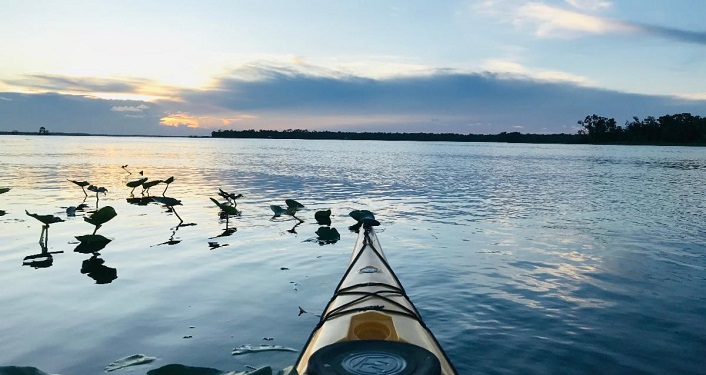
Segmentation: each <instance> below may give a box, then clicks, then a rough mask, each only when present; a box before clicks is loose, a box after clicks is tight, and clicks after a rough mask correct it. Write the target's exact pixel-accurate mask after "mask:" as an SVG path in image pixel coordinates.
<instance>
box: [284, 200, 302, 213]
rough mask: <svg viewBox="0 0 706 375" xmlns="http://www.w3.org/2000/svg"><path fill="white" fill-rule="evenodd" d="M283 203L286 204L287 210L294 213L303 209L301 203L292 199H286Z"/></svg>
mask: <svg viewBox="0 0 706 375" xmlns="http://www.w3.org/2000/svg"><path fill="white" fill-rule="evenodd" d="M284 203H286V204H287V207H288V208H289V209H294V212H296V211H297V210H299V209H301V208H304V205H303V204H301V203H299V202H297V201H295V200H294V199H287V200H285V201H284Z"/></svg>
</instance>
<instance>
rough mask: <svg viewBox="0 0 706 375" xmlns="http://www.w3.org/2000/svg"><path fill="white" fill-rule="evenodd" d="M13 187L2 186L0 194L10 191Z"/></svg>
mask: <svg viewBox="0 0 706 375" xmlns="http://www.w3.org/2000/svg"><path fill="white" fill-rule="evenodd" d="M10 189H11V188H0V194H5V193H7V192H8V191H10Z"/></svg>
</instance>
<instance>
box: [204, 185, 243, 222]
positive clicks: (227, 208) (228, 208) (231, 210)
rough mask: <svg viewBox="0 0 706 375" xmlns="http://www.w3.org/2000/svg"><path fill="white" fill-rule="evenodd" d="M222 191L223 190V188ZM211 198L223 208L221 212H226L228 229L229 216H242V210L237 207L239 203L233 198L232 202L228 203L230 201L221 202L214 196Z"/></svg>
mask: <svg viewBox="0 0 706 375" xmlns="http://www.w3.org/2000/svg"><path fill="white" fill-rule="evenodd" d="M221 191H223V190H221ZM209 199H210V200H211V202H213V203H215V204H216V206H218V208H220V209H221V212H222V213H223V214H224V215H223V216H225V219H226V230H228V218H229V217H230V216H240V211H238V209H237V208H235V207H236V206H237V203H235V200H233V202H232V203H228V202H227V203H221V202H219V201H217V200H215V199H213V198H209Z"/></svg>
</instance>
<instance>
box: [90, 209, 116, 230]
mask: <svg viewBox="0 0 706 375" xmlns="http://www.w3.org/2000/svg"><path fill="white" fill-rule="evenodd" d="M117 215H118V214H117V213H116V212H115V209H114V208H113V207H111V206H105V207H103V208H101V209H100V210H98V211H96V212H94V213H93V215H91V216H89V217H84V218H83V220H84V221H86V222H87V223H90V224H93V225H95V226H101V225H103V224H105V223H107V222H108V221H110V220H112V219H113V218H114V217H115V216H117Z"/></svg>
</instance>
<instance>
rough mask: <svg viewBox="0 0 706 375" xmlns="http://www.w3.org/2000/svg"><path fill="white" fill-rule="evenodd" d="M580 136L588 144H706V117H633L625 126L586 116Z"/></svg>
mask: <svg viewBox="0 0 706 375" xmlns="http://www.w3.org/2000/svg"><path fill="white" fill-rule="evenodd" d="M578 124H579V125H581V129H580V130H579V135H580V136H581V138H582V142H584V143H616V144H674V145H680V144H683V145H705V144H706V118H705V117H700V116H694V115H692V114H691V113H680V114H676V115H665V116H661V117H659V118H654V117H652V116H650V117H647V118H645V119H643V120H640V119H639V118H637V117H633V118H632V120H629V121H626V122H625V125H624V126H620V125H618V124H617V122H616V121H615V119H614V118H606V117H601V116H598V115H595V114H594V115H591V116H586V118H585V119H583V121H579V122H578Z"/></svg>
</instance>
